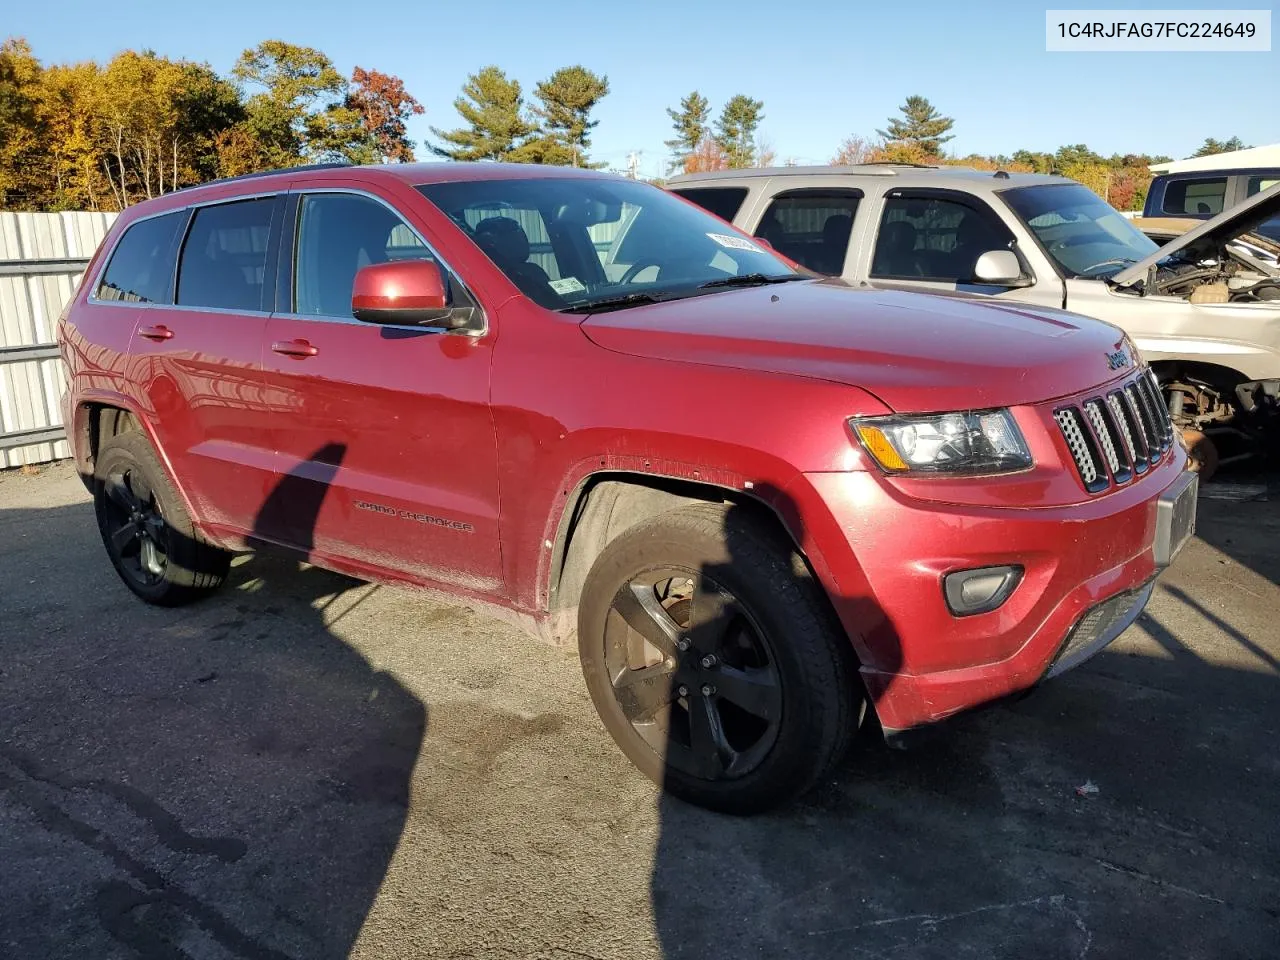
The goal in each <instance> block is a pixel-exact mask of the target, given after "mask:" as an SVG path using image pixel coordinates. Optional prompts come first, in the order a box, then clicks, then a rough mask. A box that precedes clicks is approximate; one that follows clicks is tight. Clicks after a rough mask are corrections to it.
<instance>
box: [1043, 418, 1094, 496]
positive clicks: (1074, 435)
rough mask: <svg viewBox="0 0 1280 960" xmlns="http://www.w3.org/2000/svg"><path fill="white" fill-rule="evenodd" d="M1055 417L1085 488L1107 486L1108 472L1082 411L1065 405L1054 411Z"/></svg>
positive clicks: (1092, 488) (1091, 488)
mask: <svg viewBox="0 0 1280 960" xmlns="http://www.w3.org/2000/svg"><path fill="white" fill-rule="evenodd" d="M1053 419H1054V420H1056V421H1058V428H1059V429H1060V430H1061V431H1062V436H1063V439H1065V440H1066V441H1067V447H1068V448H1069V449H1070V450H1071V458H1072V459H1073V460H1075V462H1076V469H1077V470H1078V471H1079V472H1080V479H1081V480H1083V481H1084V486H1085V489H1086V490H1089V491H1095V490H1101V489H1103V488H1104V487H1106V486H1107V476H1106V473H1105V471H1104V469H1103V466H1102V462H1101V460H1100V458H1099V457H1098V453H1097V450H1096V449H1095V448H1094V444H1093V438H1092V437H1091V436H1090V435H1089V433H1088V431H1087V430H1086V429H1085V426H1084V421H1083V420H1082V419H1081V418H1080V411H1079V410H1077V409H1076V408H1075V407H1065V408H1064V409H1062V410H1059V411H1057V412H1056V413H1054V415H1053Z"/></svg>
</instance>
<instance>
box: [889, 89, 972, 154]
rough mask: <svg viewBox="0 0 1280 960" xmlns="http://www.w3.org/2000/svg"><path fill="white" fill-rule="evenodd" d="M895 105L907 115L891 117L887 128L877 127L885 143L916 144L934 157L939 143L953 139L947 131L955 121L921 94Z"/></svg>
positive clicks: (940, 152)
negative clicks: (902, 118)
mask: <svg viewBox="0 0 1280 960" xmlns="http://www.w3.org/2000/svg"><path fill="white" fill-rule="evenodd" d="M898 109H899V110H901V111H902V115H903V117H905V118H906V119H904V120H899V119H898V118H897V117H893V118H890V120H889V128H888V129H887V130H877V131H876V133H878V134H880V136H882V137H883V138H884V139H885V144H886V146H890V145H893V144H897V143H908V144H916V145H918V146H919V147H920V148H921V149H922V150H923V151H924V153H926V154H927V155H929V156H931V157H937V156H940V155H941V154H942V145H943V144H944V143H946V142H947V141H948V140H952V139H954V137H953V135H951V134H949V133H947V131H948V130H950V129H951V128H952V126H954V125H955V121H954V120H952V119H951V118H950V117H944V116H942V114H940V113H938V111H937V108H935V107H934V105H933V104H932V103H930V102H929V101H928V100H926V99H925V98H924V97H918V96H910V97H907V102H906V103H904V104H903V105H902V106H901V107H899V108H898Z"/></svg>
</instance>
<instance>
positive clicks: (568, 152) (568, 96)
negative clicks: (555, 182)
mask: <svg viewBox="0 0 1280 960" xmlns="http://www.w3.org/2000/svg"><path fill="white" fill-rule="evenodd" d="M608 93H609V78H608V77H605V76H601V75H599V74H596V73H592V72H591V71H590V70H588V69H587V68H586V67H583V66H580V65H579V66H572V67H561V68H560V69H559V70H557V71H556V72H555V73H553V74H552V75H551V76H550V77H548V78H547V79H546V80H543V81H542V82H541V83H539V84H538V85H537V86H536V87H535V88H534V95H535V96H536V97H537V98H538V102H537V103H536V104H535V105H534V107H533V117H534V122H535V124H536V125H537V129H536V130H535V131H534V132H533V133H532V135H531V136H530V137H529V138H528V139H527V140H526V141H525V143H524V144H522V145H521V147H520V148H519V149H517V150H516V151H515V154H514V156H513V159H517V160H522V161H525V162H529V163H547V164H555V165H558V166H568V167H590V166H595V165H594V164H592V163H591V162H590V161H589V160H588V159H587V148H588V147H590V146H591V139H590V136H589V135H590V133H591V131H592V130H594V129H595V127H596V125H597V124H598V123H599V121H598V120H592V119H591V111H592V110H594V109H595V106H596V104H597V103H599V102H600V101H601V100H602V99H603V98H604V97H605V96H606V95H607V94H608Z"/></svg>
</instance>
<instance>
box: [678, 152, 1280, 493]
mask: <svg viewBox="0 0 1280 960" xmlns="http://www.w3.org/2000/svg"><path fill="white" fill-rule="evenodd" d="M667 186H668V189H670V190H672V191H673V192H675V193H678V194H680V195H682V196H684V197H685V198H686V199H688V200H691V201H693V202H694V203H698V204H700V205H701V206H704V207H706V208H707V209H709V210H711V211H712V212H713V213H716V214H718V215H719V216H721V217H723V218H724V219H726V220H731V221H732V222H733V223H734V224H735V225H736V226H738V227H740V228H742V229H744V230H746V231H748V232H749V233H752V234H754V235H755V236H757V237H760V238H761V239H762V240H765V241H767V242H768V243H769V244H770V245H772V246H773V247H774V248H776V249H777V250H778V251H779V252H780V253H783V254H785V255H786V256H788V257H790V258H791V259H793V260H795V261H797V262H799V263H801V264H803V265H804V266H806V267H808V268H809V269H811V270H814V271H816V272H818V273H824V274H827V275H830V276H839V277H842V278H843V279H844V280H846V281H847V282H849V283H851V284H853V285H855V286H876V287H894V288H898V289H909V290H919V291H922V292H931V293H949V294H952V295H956V294H959V295H967V296H980V297H984V298H995V299H1002V300H1011V301H1015V302H1018V301H1021V302H1027V303H1033V304H1036V305H1038V306H1054V307H1060V308H1063V309H1066V310H1070V311H1072V312H1073V313H1078V314H1083V315H1085V316H1089V317H1097V318H1098V319H1101V320H1105V321H1107V322H1109V323H1112V324H1114V325H1115V326H1117V327H1119V328H1121V329H1122V330H1124V331H1125V332H1126V333H1128V334H1129V336H1130V338H1131V339H1132V340H1133V341H1134V343H1135V344H1136V345H1137V347H1138V349H1139V350H1140V351H1141V352H1142V354H1143V356H1144V357H1146V359H1147V360H1148V361H1150V362H1151V365H1152V367H1153V368H1154V369H1155V371H1156V374H1157V376H1158V377H1159V379H1160V382H1161V384H1162V385H1163V387H1164V390H1165V398H1166V400H1167V401H1168V404H1169V408H1170V412H1171V413H1172V414H1173V416H1174V419H1175V421H1176V422H1177V423H1178V424H1179V425H1180V426H1181V427H1182V428H1183V435H1184V437H1185V438H1186V440H1187V443H1188V446H1189V448H1190V450H1191V453H1192V456H1193V459H1194V460H1195V461H1197V462H1198V463H1199V465H1200V468H1201V470H1202V472H1203V473H1204V474H1205V475H1206V477H1207V475H1208V474H1210V473H1212V471H1213V470H1214V469H1215V468H1216V466H1217V465H1218V463H1219V461H1220V460H1226V459H1236V458H1242V457H1250V456H1254V455H1256V454H1258V453H1259V452H1267V451H1275V450H1276V449H1277V448H1278V446H1280V443H1278V442H1277V440H1278V437H1280V266H1278V265H1277V262H1276V258H1275V250H1276V245H1275V242H1274V240H1269V239H1268V238H1267V237H1265V236H1262V235H1261V234H1258V233H1256V232H1255V229H1256V227H1257V226H1258V224H1260V223H1263V222H1264V221H1267V220H1270V219H1272V218H1274V217H1276V216H1278V215H1280V184H1276V185H1273V186H1272V187H1270V188H1268V189H1267V190H1265V191H1263V192H1261V193H1258V194H1255V195H1254V196H1252V197H1249V198H1248V199H1247V200H1245V201H1244V202H1243V203H1241V204H1239V205H1237V206H1235V207H1232V208H1231V209H1229V210H1226V211H1224V212H1223V213H1221V214H1219V215H1218V216H1216V217H1214V218H1213V219H1211V220H1207V221H1204V222H1203V223H1197V224H1196V225H1195V226H1194V228H1193V229H1191V230H1190V231H1188V232H1186V233H1182V234H1180V235H1177V236H1174V238H1173V239H1172V240H1170V241H1169V242H1168V243H1166V244H1165V245H1164V246H1158V245H1157V244H1156V243H1155V242H1153V241H1152V240H1151V239H1150V238H1149V237H1147V236H1145V235H1144V234H1143V233H1142V232H1141V231H1140V230H1139V229H1138V228H1137V227H1135V226H1134V224H1133V222H1132V221H1131V220H1128V219H1126V218H1124V217H1122V216H1121V215H1120V214H1119V213H1117V212H1116V210H1115V209H1114V208H1112V207H1111V206H1110V205H1108V204H1107V203H1106V202H1105V201H1103V200H1102V199H1101V198H1099V197H1098V196H1097V195H1096V194H1095V193H1093V192H1092V191H1091V190H1089V189H1088V188H1086V187H1084V186H1082V185H1081V184H1079V183H1076V182H1075V181H1073V180H1068V179H1065V178H1063V177H1053V176H1043V175H1038V174H1022V173H1006V172H1004V171H999V172H996V173H994V174H992V173H989V172H985V171H978V170H969V169H963V168H956V167H917V166H908V165H892V164H886V165H880V164H865V165H862V166H855V167H781V168H774V169H759V170H732V171H722V172H717V173H707V174H692V175H688V176H681V177H675V178H673V179H672V180H671V181H669V182H668V185H667Z"/></svg>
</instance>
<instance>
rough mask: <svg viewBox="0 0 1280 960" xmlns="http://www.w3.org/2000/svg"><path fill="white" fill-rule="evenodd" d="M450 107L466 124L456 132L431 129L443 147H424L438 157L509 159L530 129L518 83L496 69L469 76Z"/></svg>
mask: <svg viewBox="0 0 1280 960" xmlns="http://www.w3.org/2000/svg"><path fill="white" fill-rule="evenodd" d="M453 108H454V109H455V110H457V111H458V115H459V116H460V117H462V119H463V120H464V121H465V122H466V126H463V127H459V128H458V129H456V130H440V129H438V128H436V127H432V128H431V132H432V133H433V134H435V135H436V137H437V138H439V139H440V140H442V141H444V143H443V145H436V144H430V143H429V144H428V145H427V146H428V148H429V149H430V150H431V152H432V153H434V154H435V155H436V156H438V157H445V158H447V159H449V160H511V159H512V155H513V154H514V152H515V150H516V148H517V146H519V145H520V143H521V142H522V141H523V140H524V139H525V138H526V137H528V136H529V134H531V133H532V132H533V130H534V126H533V124H532V123H530V122H529V120H528V118H527V117H526V116H525V112H524V96H523V94H522V93H521V90H520V81H518V80H509V79H508V78H507V75H506V74H505V73H504V72H503V71H502V70H501V69H499V68H498V67H495V66H488V67H485V68H483V69H482V70H480V71H479V72H478V73H473V74H472V75H471V76H470V77H468V78H467V82H466V83H465V84H463V86H462V96H460V97H458V98H457V99H456V100H454V101H453Z"/></svg>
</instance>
